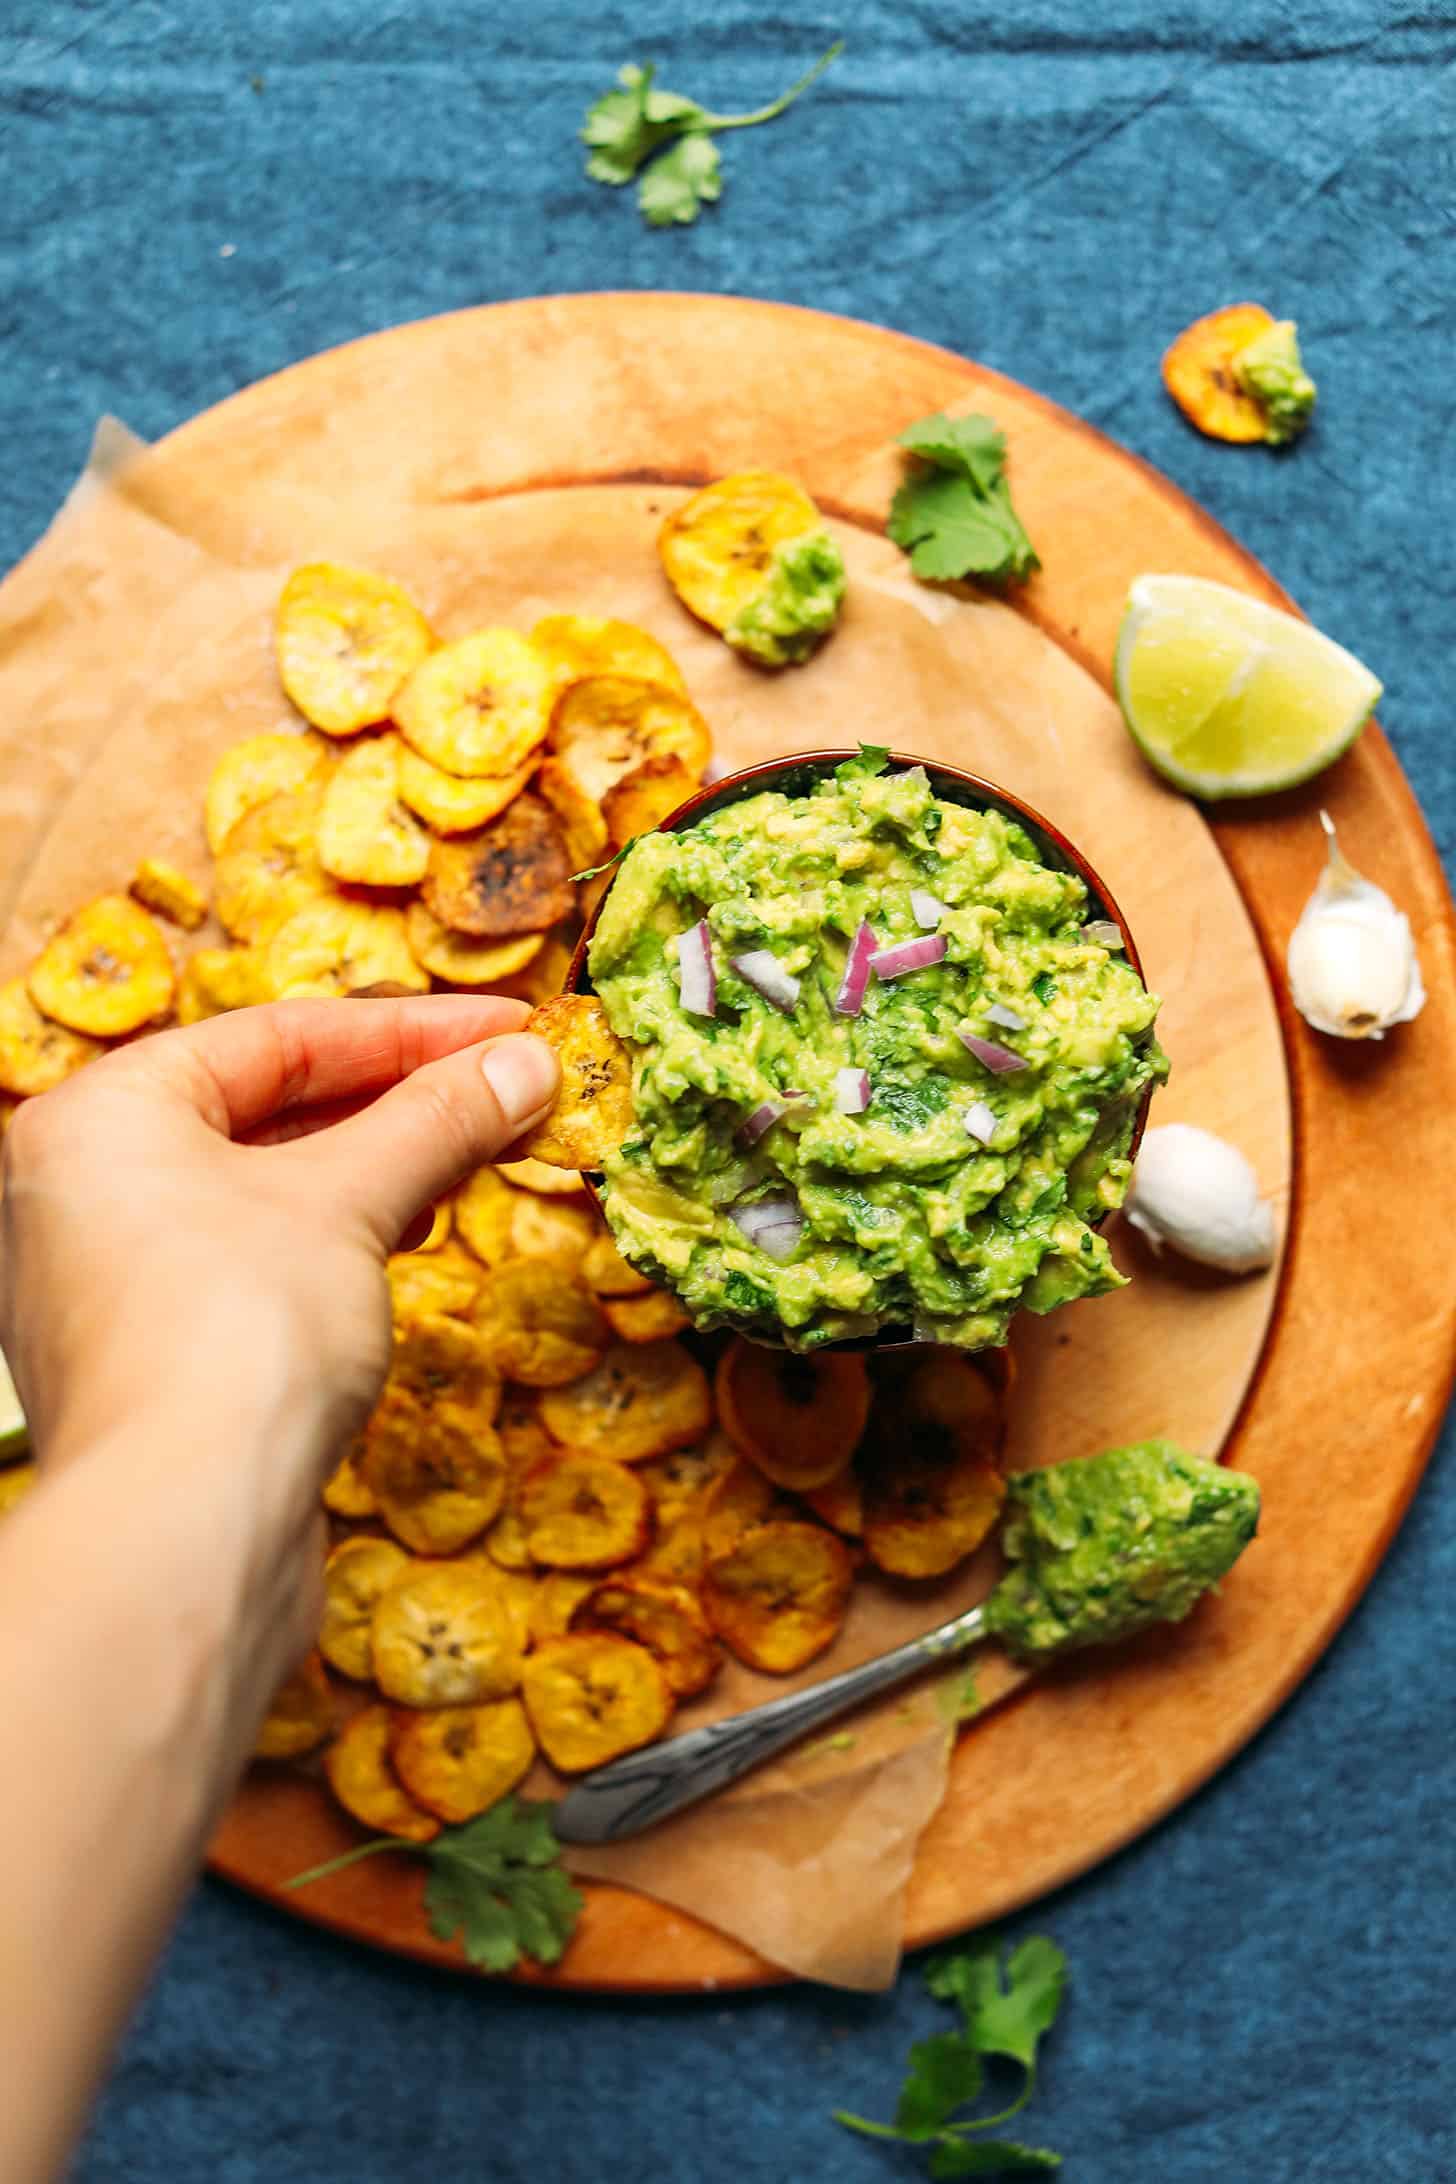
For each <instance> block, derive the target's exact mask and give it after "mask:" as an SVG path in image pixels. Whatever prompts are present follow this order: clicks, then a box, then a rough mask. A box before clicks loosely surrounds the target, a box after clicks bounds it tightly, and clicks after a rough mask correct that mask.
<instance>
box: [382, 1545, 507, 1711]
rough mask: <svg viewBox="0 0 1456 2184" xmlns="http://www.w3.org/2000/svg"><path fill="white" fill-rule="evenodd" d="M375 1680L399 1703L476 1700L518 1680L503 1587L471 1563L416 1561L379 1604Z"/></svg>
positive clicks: (503, 1691)
mask: <svg viewBox="0 0 1456 2184" xmlns="http://www.w3.org/2000/svg"><path fill="white" fill-rule="evenodd" d="M372 1649H373V1659H374V1681H375V1682H376V1683H377V1684H378V1686H379V1688H380V1690H381V1691H382V1692H383V1693H384V1696H385V1697H386V1698H387V1699H393V1700H395V1701H396V1703H397V1704H398V1705H400V1706H473V1705H475V1704H476V1703H477V1702H478V1701H480V1700H482V1699H503V1698H506V1697H507V1696H508V1695H509V1694H510V1693H511V1692H512V1691H514V1690H515V1689H516V1686H517V1685H518V1684H519V1682H520V1680H521V1648H520V1645H519V1644H518V1642H517V1639H516V1634H515V1628H514V1624H513V1619H512V1616H511V1614H510V1612H509V1610H508V1609H507V1606H506V1603H505V1601H504V1599H503V1598H502V1596H501V1594H500V1592H499V1591H498V1590H497V1589H496V1588H495V1587H494V1586H493V1585H491V1584H489V1583H488V1582H487V1580H486V1577H485V1574H484V1570H483V1568H482V1566H481V1565H479V1564H476V1563H474V1562H426V1563H417V1564H416V1565H415V1566H414V1568H413V1569H411V1570H409V1571H408V1572H407V1573H406V1574H405V1576H404V1577H402V1578H401V1579H400V1581H399V1583H398V1584H397V1585H392V1586H391V1587H390V1589H389V1591H388V1592H387V1593H385V1594H384V1596H383V1598H382V1599H381V1600H380V1601H379V1603H378V1605H377V1606H376V1608H375V1610H374V1623H373V1635H372Z"/></svg>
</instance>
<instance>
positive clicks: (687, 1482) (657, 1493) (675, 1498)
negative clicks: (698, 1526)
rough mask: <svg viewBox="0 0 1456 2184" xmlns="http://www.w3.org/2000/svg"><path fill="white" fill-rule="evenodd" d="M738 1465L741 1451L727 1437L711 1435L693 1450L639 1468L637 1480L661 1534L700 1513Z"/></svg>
mask: <svg viewBox="0 0 1456 2184" xmlns="http://www.w3.org/2000/svg"><path fill="white" fill-rule="evenodd" d="M738 1461H739V1457H738V1451H737V1449H736V1448H735V1447H734V1446H733V1443H732V1442H731V1441H730V1440H729V1438H728V1436H727V1434H726V1433H710V1434H709V1435H708V1438H707V1440H706V1441H700V1442H698V1443H697V1445H696V1446H695V1447H693V1448H678V1449H672V1450H670V1451H669V1453H668V1454H667V1455H666V1456H649V1457H648V1458H647V1460H646V1461H645V1462H644V1463H641V1464H639V1465H638V1466H637V1476H638V1477H639V1478H640V1479H641V1481H642V1483H643V1485H644V1486H645V1487H646V1489H647V1491H648V1493H649V1494H650V1495H651V1496H652V1503H653V1507H654V1508H655V1509H656V1511H657V1525H658V1530H659V1531H660V1532H661V1531H664V1530H666V1529H668V1528H669V1527H671V1526H672V1525H674V1524H678V1523H680V1522H681V1521H682V1519H683V1518H684V1517H686V1516H689V1515H690V1514H692V1513H693V1512H694V1511H700V1510H701V1509H702V1508H703V1506H704V1504H705V1503H706V1501H707V1498H708V1495H709V1493H710V1491H711V1490H712V1488H713V1487H715V1486H716V1485H717V1483H718V1481H719V1480H720V1479H721V1478H724V1477H726V1476H727V1474H728V1473H729V1472H730V1471H732V1470H733V1469H734V1467H735V1465H737V1464H738Z"/></svg>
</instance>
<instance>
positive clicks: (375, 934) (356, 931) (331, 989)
mask: <svg viewBox="0 0 1456 2184" xmlns="http://www.w3.org/2000/svg"><path fill="white" fill-rule="evenodd" d="M245 823H246V822H245ZM263 970H264V975H265V976H266V978H267V980H268V982H269V984H270V985H271V987H272V988H273V991H274V993H276V994H277V996H278V998H279V1000H280V1001H288V1000H293V999H296V998H297V997H298V996H300V995H305V994H307V995H319V996H323V997H326V998H336V997H337V996H339V995H342V994H347V993H352V992H353V991H354V990H355V989H356V988H357V987H360V986H374V985H378V984H381V983H385V982H387V983H389V984H392V985H395V986H400V987H403V988H404V989H405V991H406V992H408V993H428V992H429V990H430V981H429V979H428V977H427V976H426V975H425V973H424V972H423V971H422V970H421V969H420V967H419V965H418V964H417V963H416V962H415V959H414V957H413V956H412V955H411V953H410V948H409V942H408V941H407V940H406V938H405V926H404V913H403V912H402V911H399V910H395V909H392V908H385V907H383V906H381V905H379V904H376V903H365V902H348V901H346V900H345V899H344V897H343V896H342V895H329V896H325V897H324V898H322V899H321V900H320V901H318V902H309V903H305V904H304V906H303V908H302V909H301V910H295V911H294V913H293V916H292V917H291V918H290V919H289V920H288V922H287V924H286V925H280V926H279V927H277V929H276V930H275V931H274V933H273V935H272V937H271V938H270V939H269V941H268V943H267V946H266V947H265V949H264V951H263Z"/></svg>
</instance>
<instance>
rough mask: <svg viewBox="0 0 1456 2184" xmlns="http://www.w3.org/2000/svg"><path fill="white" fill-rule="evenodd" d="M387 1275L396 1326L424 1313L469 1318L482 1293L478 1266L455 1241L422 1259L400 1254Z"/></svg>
mask: <svg viewBox="0 0 1456 2184" xmlns="http://www.w3.org/2000/svg"><path fill="white" fill-rule="evenodd" d="M457 1218H458V1209H457ZM385 1273H386V1274H387V1275H388V1277H389V1294H390V1304H391V1309H392V1312H393V1315H394V1323H395V1325H396V1327H399V1326H402V1325H403V1324H404V1322H405V1321H407V1320H411V1319H417V1318H418V1317H419V1316H420V1314H421V1313H431V1312H448V1313H450V1314H451V1315H452V1316H453V1317H454V1318H457V1319H464V1318H468V1317H469V1314H470V1310H471V1307H472V1306H473V1305H474V1303H475V1299H476V1297H477V1295H478V1294H479V1291H480V1267H479V1265H478V1263H477V1262H476V1261H475V1260H474V1259H472V1258H471V1256H470V1253H469V1252H468V1251H466V1250H464V1249H463V1248H462V1246H461V1245H459V1244H457V1243H455V1242H453V1241H452V1242H450V1243H448V1244H442V1245H441V1246H440V1249H439V1250H438V1251H431V1252H427V1253H426V1254H425V1256H424V1257H423V1258H421V1256H420V1254H419V1253H418V1252H417V1251H397V1252H396V1253H395V1254H394V1256H393V1257H392V1258H391V1259H390V1260H389V1261H388V1262H387V1264H386V1266H385Z"/></svg>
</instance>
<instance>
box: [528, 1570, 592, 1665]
mask: <svg viewBox="0 0 1456 2184" xmlns="http://www.w3.org/2000/svg"><path fill="white" fill-rule="evenodd" d="M596 1582H597V1580H596V1578H595V1577H590V1576H589V1577H580V1576H578V1575H577V1573H576V1571H574V1570H543V1571H542V1573H541V1575H540V1576H539V1577H538V1578H537V1579H536V1582H535V1584H534V1586H533V1587H532V1598H531V1644H532V1645H533V1646H534V1647H536V1648H537V1649H538V1650H539V1648H540V1647H542V1646H544V1645H547V1644H548V1643H549V1642H550V1640H551V1639H553V1638H564V1637H565V1636H566V1633H567V1630H568V1629H569V1627H570V1624H571V1618H572V1616H573V1615H574V1614H575V1613H576V1609H577V1606H578V1604H579V1603H580V1602H581V1601H583V1600H585V1598H586V1596H587V1594H588V1593H589V1592H591V1591H592V1589H593V1587H594V1586H595V1585H596Z"/></svg>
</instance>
